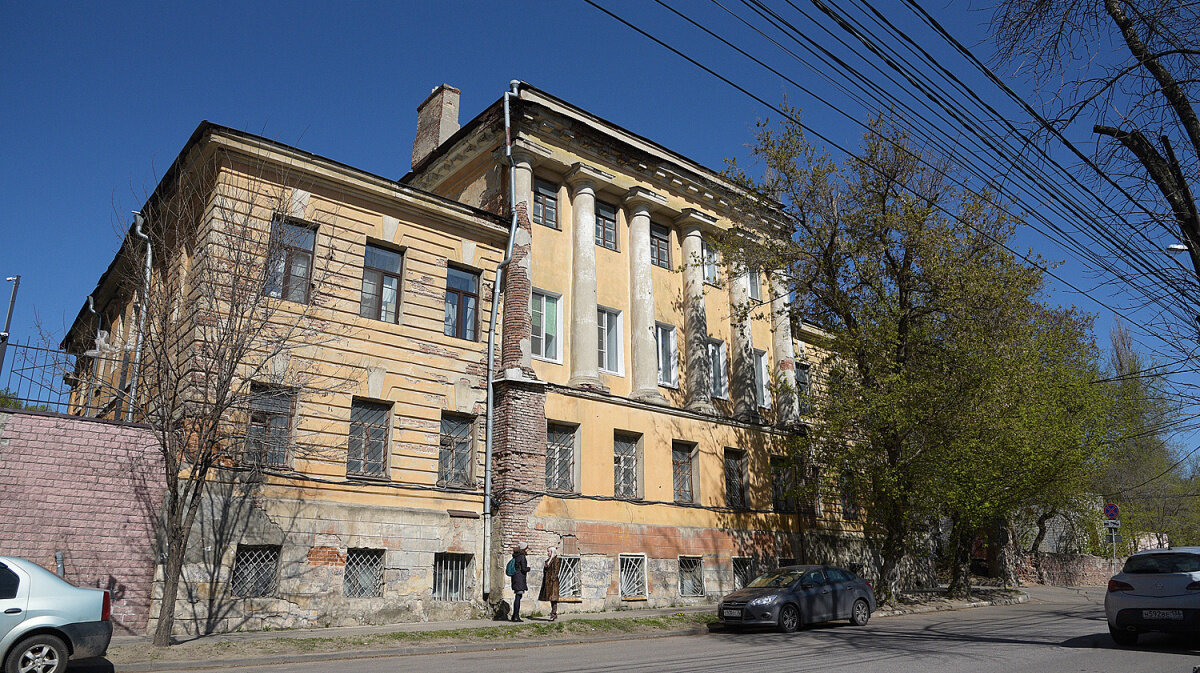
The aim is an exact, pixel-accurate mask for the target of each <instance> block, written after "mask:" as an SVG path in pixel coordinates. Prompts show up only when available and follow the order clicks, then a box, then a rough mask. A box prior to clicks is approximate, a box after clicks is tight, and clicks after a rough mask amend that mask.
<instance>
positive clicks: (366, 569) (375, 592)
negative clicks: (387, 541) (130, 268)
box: [342, 549, 383, 598]
mask: <svg viewBox="0 0 1200 673" xmlns="http://www.w3.org/2000/svg"><path fill="white" fill-rule="evenodd" d="M342 593H344V594H345V595H346V597H348V598H370V597H374V596H382V595H383V550H382V549H351V550H349V551H347V553H346V574H345V578H344V579H343V581H342Z"/></svg>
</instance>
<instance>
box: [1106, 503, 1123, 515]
mask: <svg viewBox="0 0 1200 673" xmlns="http://www.w3.org/2000/svg"><path fill="white" fill-rule="evenodd" d="M1120 516H1121V508H1120V507H1117V506H1116V504H1114V503H1111V502H1110V503H1108V504H1107V505H1105V506H1104V517H1105V518H1107V519H1116V518H1118V517H1120Z"/></svg>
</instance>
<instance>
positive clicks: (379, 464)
mask: <svg viewBox="0 0 1200 673" xmlns="http://www.w3.org/2000/svg"><path fill="white" fill-rule="evenodd" d="M391 416H392V405H390V404H383V403H381V402H367V401H365V400H353V401H352V402H351V403H350V441H349V446H348V447H347V450H346V474H351V475H363V476H368V477H384V476H387V445H388V426H389V425H390V424H391V423H390V419H391Z"/></svg>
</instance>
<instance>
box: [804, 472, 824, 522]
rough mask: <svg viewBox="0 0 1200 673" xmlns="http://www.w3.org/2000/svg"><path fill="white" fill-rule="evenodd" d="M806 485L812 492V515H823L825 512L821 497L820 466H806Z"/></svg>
mask: <svg viewBox="0 0 1200 673" xmlns="http://www.w3.org/2000/svg"><path fill="white" fill-rule="evenodd" d="M808 486H809V489H810V491H811V492H812V506H813V516H823V515H824V514H825V505H824V502H823V500H822V497H821V495H822V494H821V491H822V490H824V489H822V487H821V468H819V467H816V466H812V467H809V468H808Z"/></svg>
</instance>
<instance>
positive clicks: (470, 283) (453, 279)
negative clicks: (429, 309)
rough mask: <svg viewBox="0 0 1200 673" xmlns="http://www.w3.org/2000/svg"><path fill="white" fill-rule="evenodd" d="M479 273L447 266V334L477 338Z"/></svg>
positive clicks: (462, 337) (472, 339) (445, 329)
mask: <svg viewBox="0 0 1200 673" xmlns="http://www.w3.org/2000/svg"><path fill="white" fill-rule="evenodd" d="M478 305H479V275H478V274H474V273H471V272H469V271H463V270H462V269H456V268H454V267H447V268H446V315H445V325H444V330H443V331H444V332H445V334H446V336H452V337H458V338H459V339H470V340H471V341H474V340H475V325H476V324H477V323H478V322H479V317H478V315H477V313H478V310H477V307H478Z"/></svg>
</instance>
